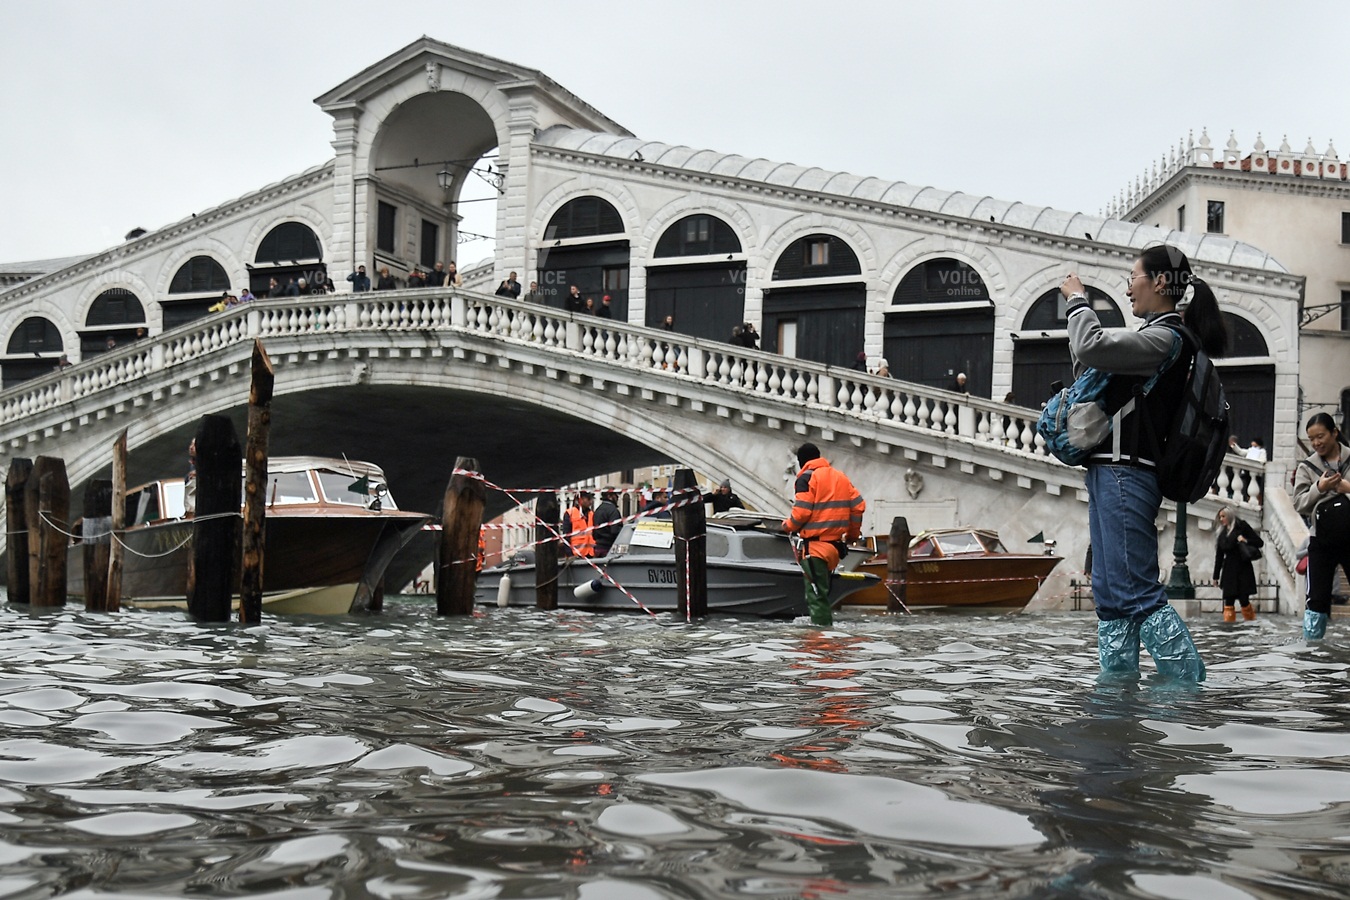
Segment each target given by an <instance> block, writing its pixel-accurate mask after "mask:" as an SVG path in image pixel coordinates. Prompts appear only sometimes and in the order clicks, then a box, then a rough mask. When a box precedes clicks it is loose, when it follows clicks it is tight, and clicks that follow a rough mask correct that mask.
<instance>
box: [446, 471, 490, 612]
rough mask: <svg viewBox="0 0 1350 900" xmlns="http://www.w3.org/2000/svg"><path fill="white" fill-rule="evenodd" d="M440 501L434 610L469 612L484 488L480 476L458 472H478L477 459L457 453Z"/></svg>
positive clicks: (485, 499) (480, 526) (473, 584)
mask: <svg viewBox="0 0 1350 900" xmlns="http://www.w3.org/2000/svg"><path fill="white" fill-rule="evenodd" d="M455 469H456V473H455V474H454V475H452V476H450V484H449V485H447V486H446V488H445V499H444V502H443V503H442V504H441V548H440V554H439V565H438V566H437V575H438V577H437V578H436V613H437V614H438V615H442V616H468V615H473V592H474V587H475V586H476V584H477V581H478V569H477V566H475V565H474V563H475V561H476V560H477V559H478V532H479V529H480V528H482V527H483V507H484V506H485V505H486V503H487V488H485V487H484V486H483V482H482V479H479V478H473V477H470V476H469V475H466V474H460V473H461V472H472V473H474V474H477V472H478V460H476V459H472V458H470V457H467V456H461V457H459V458H458V459H456V460H455Z"/></svg>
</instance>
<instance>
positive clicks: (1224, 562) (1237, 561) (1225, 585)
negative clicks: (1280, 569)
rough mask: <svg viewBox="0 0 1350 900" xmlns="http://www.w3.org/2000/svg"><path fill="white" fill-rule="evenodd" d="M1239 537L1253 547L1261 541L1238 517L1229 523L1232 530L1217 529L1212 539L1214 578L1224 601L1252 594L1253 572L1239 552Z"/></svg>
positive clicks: (1250, 562) (1260, 544) (1248, 560)
mask: <svg viewBox="0 0 1350 900" xmlns="http://www.w3.org/2000/svg"><path fill="white" fill-rule="evenodd" d="M1239 537H1242V538H1246V540H1247V543H1248V544H1249V545H1251V546H1253V547H1256V548H1257V549H1260V548H1261V547H1262V546H1264V544H1263V543H1262V541H1261V536H1260V535H1258V534H1257V533H1256V531H1255V529H1253V528H1252V526H1250V525H1248V524H1247V523H1246V522H1244V521H1243V520H1241V519H1236V520H1234V522H1233V527H1232V529H1231V530H1230V529H1227V528H1221V529H1219V534H1218V536H1217V537H1216V538H1215V539H1214V580H1215V581H1217V582H1218V583H1219V588H1220V590H1222V592H1223V597H1224V599H1225V600H1228V599H1238V598H1242V597H1250V596H1251V595H1252V594H1255V593H1256V573H1255V572H1254V571H1253V569H1252V561H1251V560H1250V559H1248V558H1247V556H1246V554H1245V553H1243V552H1242V542H1241V541H1239V540H1238V538H1239Z"/></svg>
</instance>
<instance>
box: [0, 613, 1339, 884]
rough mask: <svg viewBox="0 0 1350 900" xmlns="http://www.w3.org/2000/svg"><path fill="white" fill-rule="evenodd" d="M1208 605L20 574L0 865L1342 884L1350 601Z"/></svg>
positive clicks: (3, 668)
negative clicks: (845, 600)
mask: <svg viewBox="0 0 1350 900" xmlns="http://www.w3.org/2000/svg"><path fill="white" fill-rule="evenodd" d="M1218 618H1219V617H1218V616H1217V615H1211V616H1207V617H1205V618H1204V619H1202V620H1197V621H1193V622H1192V623H1191V624H1192V628H1193V631H1194V633H1195V635H1196V639H1197V643H1198V644H1199V646H1200V648H1201V651H1202V653H1203V654H1204V656H1205V658H1206V660H1207V662H1208V664H1209V673H1210V678H1209V681H1208V682H1207V683H1206V684H1205V685H1204V686H1202V687H1200V688H1199V689H1194V688H1184V687H1179V686H1177V685H1174V684H1167V683H1161V682H1158V681H1157V680H1156V679H1155V678H1152V677H1147V676H1146V677H1145V678H1143V679H1142V680H1141V681H1138V682H1133V683H1124V684H1121V683H1116V684H1099V683H1098V682H1097V669H1098V666H1097V661H1096V640H1095V619H1093V617H1092V616H1091V615H1090V614H1071V613H1045V614H1024V615H970V614H965V615H942V614H930V615H923V614H921V615H918V616H914V617H898V616H897V617H890V616H883V615H876V614H863V613H845V614H844V615H842V616H841V617H840V620H839V622H838V623H837V625H836V627H835V628H833V629H827V630H817V629H813V628H809V627H803V626H798V625H793V624H789V623H785V622H782V623H780V622H763V621H757V620H737V619H729V618H713V619H710V620H708V621H705V622H703V623H695V624H692V625H689V624H685V623H683V622H680V621H677V620H674V619H671V618H669V617H663V618H661V619H657V620H653V619H650V618H647V617H645V616H640V615H632V616H608V617H600V616H594V615H587V614H579V613H566V612H564V613H540V612H535V611H530V610H505V609H497V608H495V607H493V608H490V609H486V610H483V611H481V613H480V614H479V615H477V616H475V617H473V618H456V619H441V618H438V617H436V616H435V614H434V606H433V605H431V604H430V603H428V602H426V601H412V600H404V601H395V602H391V603H390V604H389V607H388V609H387V611H386V612H385V613H384V614H383V615H381V616H378V617H363V618H357V617H352V618H333V619H306V618H291V619H277V618H269V619H268V620H267V621H266V622H265V624H264V625H263V626H262V627H260V628H254V629H242V628H240V627H238V626H203V625H198V624H195V623H193V622H192V621H191V620H189V619H188V618H187V617H186V616H185V615H182V614H178V613H145V612H134V611H133V612H123V613H119V614H115V615H102V616H99V615H90V614H85V613H83V612H81V611H76V610H74V609H70V610H65V611H58V612H55V613H46V614H31V613H28V612H26V611H23V610H22V609H21V608H19V609H16V608H14V607H9V606H4V607H2V608H0V896H3V897H7V898H8V897H34V898H37V897H54V896H60V897H88V898H92V897H113V896H117V897H132V896H135V897H183V896H189V895H204V894H209V895H212V896H235V895H250V896H268V897H285V898H306V900H308V898H315V900H318V898H330V897H331V898H356V897H380V898H400V900H402V898H440V897H458V898H582V900H630V898H632V900H655V898H703V897H738V898H742V897H760V898H795V897H803V898H834V897H860V898H871V897H875V898H883V897H884V898H890V897H906V896H923V895H929V894H935V893H950V894H959V895H962V896H968V897H994V896H1012V897H1066V898H1067V897H1124V896H1129V897H1177V898H1188V900H1191V898H1225V900H1226V898H1240V897H1295V896H1325V897H1345V896H1346V895H1347V893H1348V892H1350V725H1348V724H1347V712H1346V711H1347V708H1348V707H1347V703H1348V702H1350V682H1348V681H1347V669H1348V667H1350V651H1348V650H1347V644H1350V641H1347V632H1346V630H1345V629H1346V628H1348V627H1350V626H1347V625H1339V624H1337V623H1336V622H1335V621H1333V625H1332V628H1331V630H1330V631H1329V636H1328V639H1327V640H1326V641H1325V642H1323V643H1322V644H1321V645H1317V646H1305V644H1304V642H1303V640H1302V638H1301V633H1300V632H1299V630H1298V624H1299V623H1298V622H1296V621H1295V620H1294V619H1292V618H1277V617H1273V616H1272V617H1263V618H1261V619H1259V620H1258V621H1257V622H1255V623H1251V624H1242V625H1238V626H1224V625H1223V624H1221V623H1220V622H1219V621H1218ZM1150 671H1151V669H1150Z"/></svg>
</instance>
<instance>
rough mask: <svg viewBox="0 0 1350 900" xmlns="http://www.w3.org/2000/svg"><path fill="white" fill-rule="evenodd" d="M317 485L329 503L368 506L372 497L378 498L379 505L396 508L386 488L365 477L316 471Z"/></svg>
mask: <svg viewBox="0 0 1350 900" xmlns="http://www.w3.org/2000/svg"><path fill="white" fill-rule="evenodd" d="M315 474H317V475H318V476H319V487H320V488H322V489H323V496H324V498H325V499H326V500H327V501H328V502H329V503H341V504H344V505H346V506H360V507H368V506H370V501H371V499H372V498H374V497H379V498H380V505H381V506H382V507H384V508H386V509H397V508H398V507H397V506H395V505H394V499H393V498H392V497H390V496H389V492H388V490H386V489H385V486H384V485H383V484H381V483H380V482H378V481H375V480H372V479H367V478H353V477H352V476H351V475H349V474H346V473H343V472H323V471H317V472H316V473H315Z"/></svg>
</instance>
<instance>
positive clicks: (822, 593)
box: [783, 442, 867, 625]
mask: <svg viewBox="0 0 1350 900" xmlns="http://www.w3.org/2000/svg"><path fill="white" fill-rule="evenodd" d="M797 465H799V466H801V471H800V472H798V473H797V484H796V494H795V496H794V497H793V500H792V513H791V514H790V515H789V516H788V517H787V518H786V519H784V520H783V528H784V529H785V530H786V531H787V532H788V534H791V535H794V536H795V537H797V538H799V539H800V540H801V542H802V543H801V545H800V547H799V549H797V550H796V554H797V562H798V563H799V564H800V565H801V567H802V576H803V577H804V578H805V580H806V606H807V609H809V610H810V611H811V622H812V624H814V625H832V624H834V619H833V618H832V616H831V613H830V574H831V573H832V572H834V570H835V568H836V567H838V565H839V560H840V559H842V558H843V556H844V554H845V553H847V552H848V548H847V544H848V543H849V542H852V541H856V540H858V539H859V538H860V537H862V517H863V511H864V510H865V509H866V508H867V504H866V503H864V502H863V498H862V495H861V494H859V493H858V489H857V488H855V487H854V486H853V482H851V481H849V480H848V476H847V475H845V474H844V473H843V472H840V471H839V470H838V469H835V468H832V467H831V466H830V463H829V460H827V459H825V458H824V457H822V456H821V455H820V449H819V448H818V447H817V446H816V445H815V444H812V443H810V442H807V443H805V444H802V445H801V446H800V447H798V448H797Z"/></svg>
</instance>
